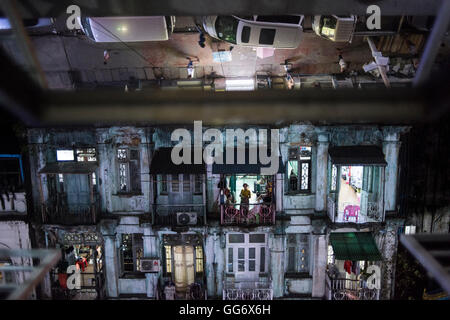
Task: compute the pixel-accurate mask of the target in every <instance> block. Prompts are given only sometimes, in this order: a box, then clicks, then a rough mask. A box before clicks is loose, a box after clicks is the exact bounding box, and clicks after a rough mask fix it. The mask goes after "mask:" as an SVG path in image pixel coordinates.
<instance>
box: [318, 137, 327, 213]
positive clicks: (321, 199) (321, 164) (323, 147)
mask: <svg viewBox="0 0 450 320" xmlns="http://www.w3.org/2000/svg"><path fill="white" fill-rule="evenodd" d="M328 145H329V142H328V135H327V134H326V133H322V132H321V133H319V135H318V141H317V164H316V166H317V169H316V170H317V175H316V199H315V200H316V206H315V210H316V211H317V212H323V211H325V210H326V208H327V186H328V185H327V177H328V172H327V169H328Z"/></svg>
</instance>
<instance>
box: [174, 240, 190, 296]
mask: <svg viewBox="0 0 450 320" xmlns="http://www.w3.org/2000/svg"><path fill="white" fill-rule="evenodd" d="M173 257H174V278H175V279H174V281H175V290H176V291H177V292H178V293H184V292H186V289H187V287H188V286H189V285H191V284H192V283H194V282H195V269H194V247H192V246H174V247H173Z"/></svg>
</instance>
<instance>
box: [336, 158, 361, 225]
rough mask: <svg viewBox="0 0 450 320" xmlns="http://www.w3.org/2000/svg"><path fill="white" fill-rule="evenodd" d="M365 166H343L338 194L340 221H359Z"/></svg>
mask: <svg viewBox="0 0 450 320" xmlns="http://www.w3.org/2000/svg"><path fill="white" fill-rule="evenodd" d="M363 168H364V167H363V166H342V167H341V172H340V173H341V174H340V176H339V178H340V188H339V195H338V221H349V220H352V219H353V220H354V221H355V222H358V218H360V217H359V212H360V210H361V188H362V179H363Z"/></svg>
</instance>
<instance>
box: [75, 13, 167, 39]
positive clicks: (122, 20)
mask: <svg viewBox="0 0 450 320" xmlns="http://www.w3.org/2000/svg"><path fill="white" fill-rule="evenodd" d="M79 23H80V25H81V27H82V30H83V32H84V33H85V34H86V35H87V36H88V37H89V38H90V39H92V40H93V41H95V42H138V41H164V40H168V39H169V35H170V34H171V33H172V32H173V28H174V27H175V17H173V16H170V17H164V16H139V17H81V18H79Z"/></svg>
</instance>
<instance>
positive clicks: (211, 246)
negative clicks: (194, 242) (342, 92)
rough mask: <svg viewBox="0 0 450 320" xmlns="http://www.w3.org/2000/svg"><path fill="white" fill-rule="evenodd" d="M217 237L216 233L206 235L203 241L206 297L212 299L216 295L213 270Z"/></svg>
mask: <svg viewBox="0 0 450 320" xmlns="http://www.w3.org/2000/svg"><path fill="white" fill-rule="evenodd" d="M218 237H219V236H218V235H217V233H214V234H208V236H207V237H206V240H205V245H204V249H205V273H206V288H207V292H208V297H213V296H215V295H216V294H217V288H216V287H217V284H216V275H215V270H214V264H215V262H214V261H215V254H214V253H215V242H216V241H215V239H216V238H218Z"/></svg>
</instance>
